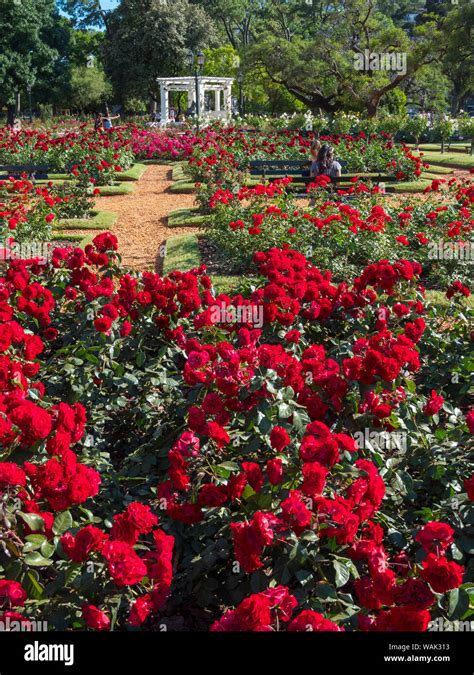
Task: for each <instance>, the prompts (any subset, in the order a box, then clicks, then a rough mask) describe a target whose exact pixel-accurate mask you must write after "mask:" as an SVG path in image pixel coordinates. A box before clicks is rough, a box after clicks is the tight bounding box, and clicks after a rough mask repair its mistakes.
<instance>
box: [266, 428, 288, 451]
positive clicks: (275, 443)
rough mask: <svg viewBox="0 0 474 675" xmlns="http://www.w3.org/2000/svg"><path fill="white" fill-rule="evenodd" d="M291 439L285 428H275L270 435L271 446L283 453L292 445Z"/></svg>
mask: <svg viewBox="0 0 474 675" xmlns="http://www.w3.org/2000/svg"><path fill="white" fill-rule="evenodd" d="M290 441H291V439H290V437H289V436H288V433H287V432H286V429H284V428H283V427H273V429H272V431H271V434H270V444H271V446H272V448H273V449H274V450H276V451H277V452H281V451H282V450H283V449H284V448H286V446H287V445H288V444H289V443H290Z"/></svg>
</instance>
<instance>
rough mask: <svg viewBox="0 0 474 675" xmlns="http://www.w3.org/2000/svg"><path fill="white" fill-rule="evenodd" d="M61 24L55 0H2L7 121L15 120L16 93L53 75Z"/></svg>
mask: <svg viewBox="0 0 474 675" xmlns="http://www.w3.org/2000/svg"><path fill="white" fill-rule="evenodd" d="M60 28H61V18H60V16H59V14H58V12H57V10H56V4H55V2H54V0H21V2H7V1H6V0H2V2H1V12H0V83H1V86H0V105H2V106H4V105H6V106H7V110H8V124H13V120H14V115H15V100H16V97H17V95H18V94H19V93H21V92H23V93H24V92H26V90H27V88H28V86H32V87H41V86H42V85H43V86H44V84H45V83H46V82H47V81H48V80H49V81H50V82H51V81H52V78H54V75H55V66H56V64H57V61H58V57H59V52H58V49H57V48H56V47H55V46H54V43H55V41H56V40H57V38H58V33H57V31H58V29H60Z"/></svg>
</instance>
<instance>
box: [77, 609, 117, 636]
mask: <svg viewBox="0 0 474 675" xmlns="http://www.w3.org/2000/svg"><path fill="white" fill-rule="evenodd" d="M82 618H83V619H84V621H85V622H86V626H88V627H89V628H93V629H94V630H99V631H102V630H110V619H109V617H108V616H107V614H106V613H105V612H103V611H102V610H100V609H98V607H96V606H95V605H82Z"/></svg>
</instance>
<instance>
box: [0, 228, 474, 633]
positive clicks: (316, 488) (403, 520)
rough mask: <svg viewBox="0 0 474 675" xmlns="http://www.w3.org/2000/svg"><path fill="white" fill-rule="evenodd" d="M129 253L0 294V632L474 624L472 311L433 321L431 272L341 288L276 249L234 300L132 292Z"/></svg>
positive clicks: (144, 278)
mask: <svg viewBox="0 0 474 675" xmlns="http://www.w3.org/2000/svg"><path fill="white" fill-rule="evenodd" d="M116 249H117V242H116V239H115V237H114V236H113V235H111V234H103V235H99V236H98V237H96V238H95V240H94V244H93V245H90V246H88V247H86V250H85V251H83V250H81V249H69V250H66V249H57V250H56V251H55V253H54V255H53V259H52V261H51V263H50V264H48V265H38V264H36V263H26V262H22V261H14V262H12V263H11V265H10V267H9V269H8V271H7V272H6V274H5V276H4V277H3V279H2V280H1V283H0V293H1V315H0V319H1V321H2V341H1V342H0V349H1V350H2V354H3V355H2V356H1V358H2V366H1V368H2V372H3V375H2V382H3V385H2V395H1V396H2V398H1V399H0V422H1V426H0V443H1V446H0V447H1V454H0V493H1V511H0V519H1V526H0V527H1V529H0V533H1V534H0V537H1V538H0V546H1V548H0V551H1V552H0V565H1V568H0V573H1V576H2V579H3V582H0V583H2V586H0V597H2V598H4V599H3V602H2V610H3V612H4V614H12V613H13V614H14V615H18V616H20V617H22V620H28V619H31V618H33V617H38V616H40V615H41V617H45V618H47V620H48V621H49V622H50V624H51V625H52V626H53V627H55V628H58V627H59V628H65V627H75V628H79V627H82V628H83V627H85V626H87V627H89V628H91V629H94V630H108V629H109V628H119V629H127V628H128V629H132V628H134V627H138V626H141V627H143V628H147V627H153V626H157V625H165V626H167V627H168V628H169V629H177V630H182V629H198V630H206V629H212V630H257V631H260V630H286V629H287V630H290V631H293V630H424V629H426V627H427V625H428V622H429V621H430V619H433V618H436V617H439V616H442V617H449V618H464V617H465V616H468V615H469V597H470V595H472V590H473V585H472V572H471V570H470V567H469V555H470V554H471V553H472V545H473V544H472V536H470V532H469V529H468V522H469V517H470V514H472V505H471V501H470V500H471V499H472V489H471V487H472V486H471V483H472V475H473V466H472V461H471V457H470V455H469V444H470V442H471V436H472V430H473V424H472V419H471V418H472V415H473V413H472V411H471V412H470V410H469V399H468V389H467V388H466V386H465V384H466V379H468V374H469V372H470V366H469V349H470V345H471V344H472V342H471V340H472V334H471V329H470V325H469V321H468V316H467V310H466V309H465V307H464V306H463V295H462V293H459V290H458V289H455V290H453V291H452V292H449V291H448V295H449V296H450V303H449V305H448V307H449V309H448V310H446V312H445V315H444V316H443V317H442V320H440V317H438V316H437V314H436V310H435V309H433V308H430V307H429V306H427V305H426V303H425V302H424V298H423V288H422V287H421V284H420V274H421V272H422V268H421V265H420V264H419V263H417V262H409V261H408V260H406V259H400V260H398V261H396V262H395V261H394V262H393V263H390V262H388V261H386V260H381V261H379V262H377V263H372V264H370V265H368V266H367V267H366V268H365V269H364V270H361V273H360V274H359V275H358V276H356V277H355V278H354V279H352V280H350V279H346V280H344V281H341V282H340V283H337V284H336V283H334V282H333V280H332V277H331V274H330V273H329V272H321V271H320V270H319V269H317V268H316V267H314V266H313V265H312V264H311V263H310V262H309V261H308V260H307V259H306V257H305V256H304V255H302V254H301V253H299V252H297V251H295V250H294V249H291V248H288V247H283V248H272V249H270V250H268V251H266V252H260V251H259V252H257V253H256V254H255V257H254V269H253V272H254V274H255V277H256V279H257V281H256V283H255V285H254V288H253V289H251V290H248V289H247V290H246V289H242V292H241V293H237V294H236V295H235V296H234V297H229V296H227V295H225V294H220V295H218V294H216V292H215V291H214V290H213V288H212V283H211V280H210V279H209V277H208V276H206V274H205V270H204V269H203V268H200V269H198V270H191V271H190V272H185V273H184V272H174V273H172V274H171V275H170V276H169V277H165V278H162V277H160V276H158V275H156V274H152V273H148V272H145V273H143V274H141V275H139V274H130V273H127V272H124V271H123V270H122V269H121V267H120V265H119V259H118V257H117V253H116ZM231 306H232V307H234V309H235V310H237V309H239V311H240V314H241V315H242V316H247V317H248V320H247V321H237V320H236V319H235V315H233V313H229V311H228V309H229V307H231ZM216 308H218V309H219V311H218V312H216ZM232 316H234V319H232ZM229 317H231V318H230V319H229ZM255 319H257V321H256V320H255ZM447 326H448V327H452V330H448V329H447ZM440 340H442V341H443V345H442V349H440V342H439V341H440ZM454 345H456V347H454ZM446 351H449V352H451V353H452V354H453V358H452V360H451V361H449V362H447V361H446V358H445V353H446ZM454 354H461V355H463V356H462V357H461V358H460V360H459V361H458V360H456V359H454ZM464 355H465V356H464ZM441 364H442V365H441ZM428 373H429V377H428ZM454 374H456V377H453V375H454ZM367 431H370V434H372V435H371V436H370V438H368V436H367V433H366V432H367ZM374 433H375V437H377V435H378V436H379V437H380V436H381V435H382V434H385V435H387V434H388V435H389V436H390V434H395V433H398V434H402V435H403V434H404V435H405V438H406V445H405V447H397V446H396V445H392V444H388V445H387V444H384V443H380V441H379V442H376V441H374V436H373V434H374Z"/></svg>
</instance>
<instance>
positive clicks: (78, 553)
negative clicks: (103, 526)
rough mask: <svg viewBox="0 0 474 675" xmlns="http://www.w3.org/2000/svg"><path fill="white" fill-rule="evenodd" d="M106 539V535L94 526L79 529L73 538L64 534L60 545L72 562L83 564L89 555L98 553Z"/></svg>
mask: <svg viewBox="0 0 474 675" xmlns="http://www.w3.org/2000/svg"><path fill="white" fill-rule="evenodd" d="M107 539H108V535H107V534H105V532H102V530H99V528H98V527H95V526H94V525H87V526H86V527H83V528H81V529H80V530H79V531H78V533H77V534H76V536H75V537H73V535H72V534H71V533H70V532H66V534H64V535H63V536H62V537H61V545H62V547H63V550H64V552H65V553H66V555H67V556H69V558H71V560H74V562H84V561H85V560H87V557H88V555H89V553H91V552H92V551H100V550H101V549H102V547H103V545H104V544H105V542H106V541H107Z"/></svg>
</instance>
